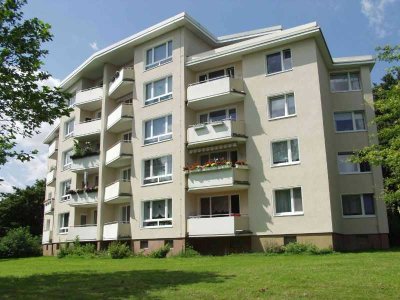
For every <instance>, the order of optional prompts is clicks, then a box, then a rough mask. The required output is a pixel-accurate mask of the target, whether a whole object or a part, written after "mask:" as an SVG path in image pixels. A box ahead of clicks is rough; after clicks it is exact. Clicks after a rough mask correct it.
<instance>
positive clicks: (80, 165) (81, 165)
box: [71, 153, 100, 174]
mask: <svg viewBox="0 0 400 300" xmlns="http://www.w3.org/2000/svg"><path fill="white" fill-rule="evenodd" d="M99 165H100V155H99V154H98V153H93V154H91V155H87V156H84V157H79V158H73V159H72V165H71V171H72V172H75V173H84V172H85V171H86V172H88V173H89V174H91V173H96V172H98V168H99Z"/></svg>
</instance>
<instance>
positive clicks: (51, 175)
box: [46, 169, 56, 186]
mask: <svg viewBox="0 0 400 300" xmlns="http://www.w3.org/2000/svg"><path fill="white" fill-rule="evenodd" d="M55 184H56V169H52V170H50V171H49V172H48V173H47V175H46V185H50V186H54V185H55Z"/></svg>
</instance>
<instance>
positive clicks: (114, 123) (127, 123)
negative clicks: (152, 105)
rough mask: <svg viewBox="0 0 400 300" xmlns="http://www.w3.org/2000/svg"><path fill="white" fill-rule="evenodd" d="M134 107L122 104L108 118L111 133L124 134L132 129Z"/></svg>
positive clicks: (108, 128)
mask: <svg viewBox="0 0 400 300" xmlns="http://www.w3.org/2000/svg"><path fill="white" fill-rule="evenodd" d="M132 119H133V106H132V104H120V105H119V106H118V107H117V108H116V109H115V110H114V111H113V112H112V113H111V114H110V115H109V116H108V118H107V130H109V131H111V132H115V133H118V132H124V131H127V130H129V129H132V125H133V122H132Z"/></svg>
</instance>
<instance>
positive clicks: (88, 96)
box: [75, 87, 103, 111]
mask: <svg viewBox="0 0 400 300" xmlns="http://www.w3.org/2000/svg"><path fill="white" fill-rule="evenodd" d="M102 98H103V87H93V88H90V89H86V90H82V91H79V92H78V93H77V94H76V98H75V105H76V106H77V107H79V108H81V109H84V110H89V111H94V110H98V109H100V107H101V99H102Z"/></svg>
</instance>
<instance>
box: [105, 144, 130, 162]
mask: <svg viewBox="0 0 400 300" xmlns="http://www.w3.org/2000/svg"><path fill="white" fill-rule="evenodd" d="M132 156H133V147H132V143H131V142H125V141H121V142H118V143H117V144H116V145H114V146H112V147H111V148H110V149H108V150H107V152H106V166H107V167H111V168H121V167H125V166H130V165H131V161H132Z"/></svg>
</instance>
